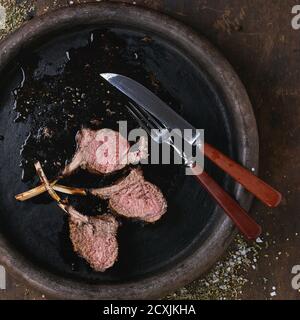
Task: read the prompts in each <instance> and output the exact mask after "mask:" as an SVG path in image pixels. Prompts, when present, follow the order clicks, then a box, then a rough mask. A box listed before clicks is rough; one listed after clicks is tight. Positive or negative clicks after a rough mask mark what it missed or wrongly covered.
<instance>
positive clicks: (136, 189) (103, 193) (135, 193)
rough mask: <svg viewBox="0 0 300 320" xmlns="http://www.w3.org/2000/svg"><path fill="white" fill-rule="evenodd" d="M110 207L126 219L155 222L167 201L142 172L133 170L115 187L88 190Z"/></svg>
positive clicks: (164, 210)
mask: <svg viewBox="0 0 300 320" xmlns="http://www.w3.org/2000/svg"><path fill="white" fill-rule="evenodd" d="M90 192H91V193H92V194H94V195H95V196H98V197H100V198H102V199H109V205H110V207H111V208H112V209H113V210H114V211H115V212H117V213H118V214H120V215H122V216H125V217H127V218H136V219H140V220H144V221H146V222H155V221H157V220H159V219H160V218H161V216H162V215H163V214H164V213H165V212H166V211H167V201H166V199H165V198H164V196H163V194H162V192H161V191H160V190H159V188H158V187H157V186H155V185H153V184H152V183H150V182H148V181H146V180H145V179H144V177H143V174H142V171H141V170H138V169H134V170H132V171H131V173H130V174H129V175H128V176H127V177H126V178H124V179H123V180H121V181H120V182H119V183H117V184H116V185H113V186H110V187H106V188H100V189H92V190H90Z"/></svg>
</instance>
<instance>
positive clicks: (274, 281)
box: [0, 0, 300, 299]
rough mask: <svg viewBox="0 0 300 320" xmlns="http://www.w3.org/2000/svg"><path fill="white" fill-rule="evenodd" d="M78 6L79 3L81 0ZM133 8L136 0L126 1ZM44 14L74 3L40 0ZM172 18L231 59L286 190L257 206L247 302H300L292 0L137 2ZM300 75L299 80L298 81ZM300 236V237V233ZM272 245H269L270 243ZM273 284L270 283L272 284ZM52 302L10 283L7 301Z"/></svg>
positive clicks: (263, 158) (299, 99)
mask: <svg viewBox="0 0 300 320" xmlns="http://www.w3.org/2000/svg"><path fill="white" fill-rule="evenodd" d="M74 2H75V3H76V2H79V1H74ZM123 2H128V3H132V2H133V1H123ZM34 3H35V6H36V9H37V10H36V13H35V14H37V15H39V14H42V13H43V12H45V11H47V10H51V9H52V8H54V7H57V6H60V5H69V3H68V1H59V0H58V1H41V0H38V1H34ZM135 3H136V5H140V6H144V7H147V8H151V9H154V10H157V11H160V12H163V13H166V14H168V15H170V16H172V17H174V18H176V19H178V20H180V21H182V22H184V23H186V24H187V25H189V26H191V27H192V28H193V29H194V30H196V31H198V32H199V34H202V35H204V36H206V37H207V38H208V39H209V40H210V41H211V42H212V43H213V44H214V45H215V46H216V47H217V48H218V49H219V50H220V51H221V52H222V53H223V55H224V56H225V57H226V58H227V59H228V60H229V62H230V63H231V64H232V66H233V67H234V68H235V70H236V71H237V73H238V75H239V76H240V78H241V80H242V82H243V83H244V85H245V87H246V89H247V91H248V93H249V96H250V99H251V102H252V104H253V108H254V112H255V115H256V119H257V123H258V128H259V134H260V176H261V177H262V178H264V179H266V181H268V182H269V183H271V184H273V185H274V186H275V187H277V188H278V189H279V190H281V191H282V192H283V195H284V200H283V203H282V205H281V206H280V207H279V208H277V209H275V210H269V209H267V208H265V207H263V206H262V205H261V204H260V203H258V202H255V204H254V205H253V207H252V214H253V215H254V217H255V218H256V219H257V220H258V221H259V222H260V223H261V224H262V225H263V228H264V236H263V238H264V239H267V240H268V246H267V248H264V249H263V250H262V251H261V252H260V259H259V262H258V266H257V268H256V269H255V270H253V269H251V268H250V269H249V270H248V271H247V274H246V275H244V276H246V277H247V278H248V279H249V282H248V283H247V284H246V285H245V286H244V288H243V291H242V294H240V295H239V296H238V298H240V299H269V298H271V297H270V292H271V291H272V287H273V286H274V287H276V293H277V295H276V297H273V299H299V298H300V293H299V292H298V291H296V290H293V289H292V286H291V280H292V277H293V276H292V274H291V270H292V267H293V266H294V265H297V264H298V265H300V250H299V249H300V205H299V204H300V203H299V201H300V86H299V81H300V75H299V69H300V41H299V40H300V30H299V31H295V30H293V29H292V27H291V19H292V17H293V16H292V14H291V9H292V7H293V6H294V5H296V4H300V1H299V2H298V3H297V1H293V0H224V1H222V0H136V1H135ZM298 77H299V78H298ZM298 233H299V235H298ZM265 247H266V246H265ZM266 280H267V283H266ZM9 298H11V299H23V298H26V299H34V298H37V299H41V298H45V297H44V296H43V295H42V293H38V292H36V291H34V290H31V289H30V288H26V286H24V285H23V284H20V283H19V282H17V281H15V280H13V279H9V281H8V290H6V291H5V292H4V291H3V292H1V291H0V299H9Z"/></svg>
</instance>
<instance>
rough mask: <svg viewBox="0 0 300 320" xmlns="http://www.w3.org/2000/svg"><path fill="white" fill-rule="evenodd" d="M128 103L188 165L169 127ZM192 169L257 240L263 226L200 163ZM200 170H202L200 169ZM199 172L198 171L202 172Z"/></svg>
mask: <svg viewBox="0 0 300 320" xmlns="http://www.w3.org/2000/svg"><path fill="white" fill-rule="evenodd" d="M129 105H130V106H128V105H126V107H127V109H128V111H129V113H130V114H131V115H132V117H133V118H134V119H135V120H136V121H137V123H138V124H139V125H140V127H141V128H143V129H144V130H145V131H146V132H147V134H148V135H149V136H150V137H151V138H152V139H153V140H154V141H155V142H156V143H159V144H162V143H167V144H169V145H170V146H171V147H173V149H174V151H175V152H177V153H178V154H179V155H180V156H181V157H182V158H183V160H184V161H185V164H186V165H189V163H188V162H187V158H186V156H185V154H184V152H182V151H180V150H179V149H178V148H177V147H176V146H175V145H174V143H173V140H172V139H171V138H170V136H167V135H166V134H165V133H166V132H167V130H168V129H167V128H166V127H165V126H164V125H163V124H162V123H160V122H159V120H158V119H156V118H155V117H154V116H153V115H151V114H150V113H148V112H147V111H146V110H140V109H139V108H138V107H137V106H135V105H134V104H133V103H131V102H129ZM190 168H191V170H192V171H193V172H194V173H195V175H194V177H195V178H196V180H197V181H198V182H199V183H200V184H201V185H202V186H203V187H204V188H205V189H206V190H207V192H208V193H209V194H210V195H211V196H212V198H213V199H214V200H215V201H216V202H217V203H218V205H219V206H220V207H221V208H222V209H223V210H224V212H225V213H226V214H227V215H228V216H229V217H230V218H231V220H232V221H233V222H234V223H235V225H236V226H237V228H238V229H239V230H240V232H241V233H242V234H243V235H244V236H245V237H246V238H247V239H248V240H255V239H257V238H258V237H259V235H260V234H261V231H262V229H261V226H260V225H258V224H257V223H256V222H255V221H254V220H253V219H252V218H251V217H250V216H249V215H248V213H247V212H246V211H245V210H244V209H243V208H242V207H241V206H240V205H239V204H238V202H237V201H236V200H234V199H233V198H232V197H231V196H230V195H229V194H228V193H227V192H226V191H225V190H224V189H223V188H222V187H221V186H220V185H219V184H218V183H217V182H216V181H215V180H214V179H213V178H212V177H210V176H209V175H208V174H207V173H206V172H205V171H204V170H203V171H202V170H200V169H201V168H200V167H199V165H197V164H196V165H195V164H194V165H193V166H190ZM199 170H200V171H199ZM201 171H202V173H201V174H198V172H201Z"/></svg>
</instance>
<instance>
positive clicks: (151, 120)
mask: <svg viewBox="0 0 300 320" xmlns="http://www.w3.org/2000/svg"><path fill="white" fill-rule="evenodd" d="M129 104H130V105H131V107H132V108H133V109H134V110H135V111H136V112H137V114H138V115H140V116H144V117H143V118H144V119H145V121H146V122H147V124H151V129H159V130H163V129H165V128H166V127H165V126H163V125H162V124H160V123H159V122H158V119H156V118H155V117H154V116H153V115H152V114H150V112H147V111H146V110H144V109H142V108H138V107H137V106H136V105H134V104H133V103H131V102H129Z"/></svg>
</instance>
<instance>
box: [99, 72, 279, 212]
mask: <svg viewBox="0 0 300 320" xmlns="http://www.w3.org/2000/svg"><path fill="white" fill-rule="evenodd" d="M100 75H101V77H102V78H104V79H105V80H106V81H108V82H109V83H110V84H111V85H112V86H113V87H115V88H116V89H118V90H119V91H120V92H122V93H123V94H124V95H126V96H127V97H128V98H129V99H130V100H132V101H133V102H135V103H136V104H137V105H138V106H139V107H141V108H142V109H144V110H145V111H146V112H148V113H149V114H151V115H152V116H154V117H155V118H157V119H159V120H160V122H162V123H163V124H164V125H165V127H166V128H168V129H169V130H172V129H180V130H184V129H190V130H192V132H193V134H192V135H191V136H190V137H189V138H188V141H187V142H188V143H190V144H194V143H195V142H196V141H197V138H198V134H197V131H196V129H195V127H193V126H192V125H191V124H190V123H188V122H187V121H186V120H185V119H183V118H182V117H181V116H180V115H179V114H178V113H176V112H175V111H174V110H173V109H172V108H171V107H169V106H168V105H167V104H166V103H165V102H163V101H162V100H161V99H160V98H158V97H157V96H156V95H155V94H154V93H153V92H151V91H150V90H149V89H147V88H146V87H144V86H143V85H141V84H140V83H138V82H136V81H135V80H133V79H131V78H128V77H126V76H123V75H120V74H115V73H102V74H100ZM204 155H205V156H206V157H207V158H208V159H210V160H211V161H212V162H213V163H215V164H216V165H217V166H218V167H219V168H221V169H222V170H223V171H225V172H226V173H228V174H229V175H230V176H231V177H232V178H234V179H235V180H236V181H237V182H238V183H240V184H241V185H242V186H244V188H245V189H247V190H248V191H249V192H251V193H252V194H253V195H254V196H255V197H257V198H258V199H259V200H261V201H262V202H263V203H264V204H266V205H267V206H269V207H276V206H278V205H279V203H280V202H281V199H282V196H281V194H280V192H278V191H277V190H275V189H274V188H272V187H271V186H270V185H268V184H267V183H265V182H264V181H262V180H261V179H260V178H258V177H257V176H255V175H254V174H253V173H252V172H251V171H249V170H248V169H246V168H244V167H243V166H241V165H240V164H238V163H237V162H235V161H234V160H232V159H230V158H229V157H228V156H226V155H224V154H223V153H222V152H221V151H219V150H217V149H216V148H214V147H213V146H211V145H210V144H208V143H205V144H204Z"/></svg>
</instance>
